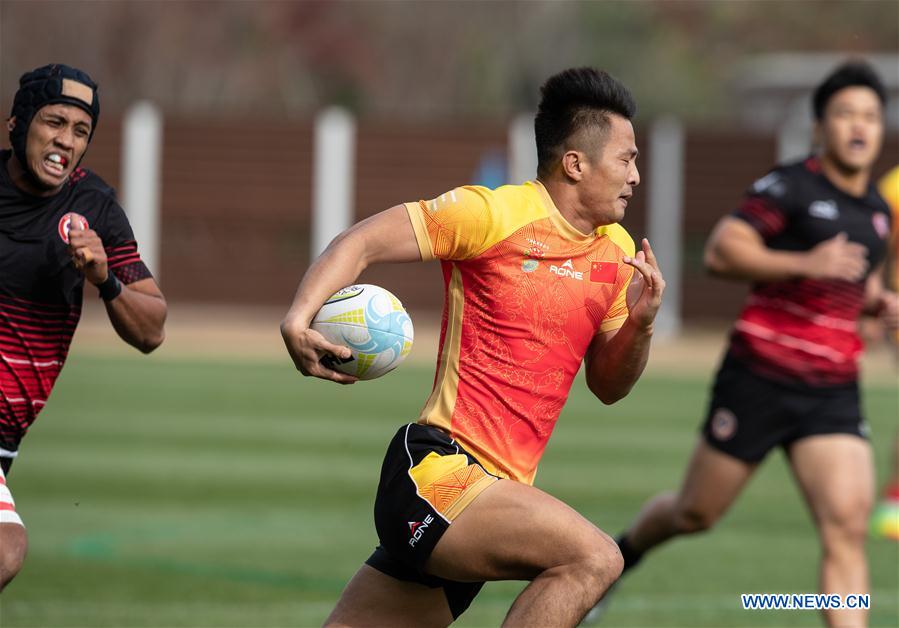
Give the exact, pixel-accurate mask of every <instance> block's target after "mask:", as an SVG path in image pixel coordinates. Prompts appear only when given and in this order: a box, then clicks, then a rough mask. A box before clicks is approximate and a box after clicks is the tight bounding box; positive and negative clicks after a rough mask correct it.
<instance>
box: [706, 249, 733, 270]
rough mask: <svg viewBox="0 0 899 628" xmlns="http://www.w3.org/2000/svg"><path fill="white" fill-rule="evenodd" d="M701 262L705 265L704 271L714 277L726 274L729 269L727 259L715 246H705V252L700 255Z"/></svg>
mask: <svg viewBox="0 0 899 628" xmlns="http://www.w3.org/2000/svg"><path fill="white" fill-rule="evenodd" d="M702 263H703V265H704V266H705V269H706V272H708V273H709V274H710V275H714V276H716V277H721V276H725V275H727V273H728V270H729V266H728V264H727V261H726V260H725V259H724V257H723V256H722V255H721V253H720V252H719V251H718V250H717V247H715V246H707V247H706V248H705V253H704V254H703V256H702Z"/></svg>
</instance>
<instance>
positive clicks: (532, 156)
mask: <svg viewBox="0 0 899 628" xmlns="http://www.w3.org/2000/svg"><path fill="white" fill-rule="evenodd" d="M536 176H537V143H536V141H535V139H534V114H533V113H523V114H521V115H519V116H517V117H516V118H515V119H514V120H512V124H510V125H509V183H513V184H519V183H524V182H525V181H530V180H531V179H534V178H536Z"/></svg>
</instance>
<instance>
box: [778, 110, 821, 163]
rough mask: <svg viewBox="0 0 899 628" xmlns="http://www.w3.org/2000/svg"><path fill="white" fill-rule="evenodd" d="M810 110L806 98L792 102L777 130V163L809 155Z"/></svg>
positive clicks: (810, 134) (810, 133) (810, 135)
mask: <svg viewBox="0 0 899 628" xmlns="http://www.w3.org/2000/svg"><path fill="white" fill-rule="evenodd" d="M810 111H811V108H810V107H809V101H808V98H807V97H801V98H797V99H796V100H794V101H793V102H792V103H791V104H790V105H789V108H788V109H787V111H786V115H785V116H784V121H783V123H782V124H781V125H780V128H779V129H778V130H777V163H779V164H782V163H784V162H787V161H793V160H794V159H802V158H803V157H805V156H806V155H808V154H809V148H810V138H811V137H812V121H811V113H810Z"/></svg>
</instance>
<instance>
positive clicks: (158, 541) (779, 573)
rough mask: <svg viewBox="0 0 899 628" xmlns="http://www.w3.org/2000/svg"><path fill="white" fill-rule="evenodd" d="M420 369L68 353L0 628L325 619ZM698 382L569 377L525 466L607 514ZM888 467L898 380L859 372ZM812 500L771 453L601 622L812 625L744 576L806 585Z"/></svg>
mask: <svg viewBox="0 0 899 628" xmlns="http://www.w3.org/2000/svg"><path fill="white" fill-rule="evenodd" d="M431 378H432V372H431V370H430V369H422V368H417V367H415V366H413V365H407V366H404V367H403V368H402V369H400V370H399V371H397V372H395V373H393V374H391V375H389V376H388V377H385V378H384V379H382V380H379V381H377V382H371V383H361V384H357V385H355V386H351V387H347V388H344V387H338V386H336V385H331V384H328V383H324V382H319V381H309V380H304V379H302V378H300V377H299V376H298V375H297V374H296V373H295V372H294V371H293V370H292V368H290V367H289V366H287V365H286V363H285V364H252V365H240V364H231V363H222V362H218V363H216V362H201V361H185V360H179V361H171V360H165V359H160V358H159V357H155V356H154V357H152V358H150V359H138V358H135V359H120V358H115V359H111V358H106V359H101V358H98V357H87V356H73V358H72V359H71V360H70V363H69V364H68V365H67V367H66V370H65V371H64V373H63V375H62V377H61V379H60V382H59V384H58V386H57V390H56V391H55V392H54V395H53V398H52V399H51V402H50V403H49V405H48V407H47V409H46V410H45V412H44V413H43V414H42V415H41V418H40V420H39V421H38V423H37V424H36V425H35V427H34V429H33V430H32V431H31V433H30V434H29V435H28V437H27V438H26V439H25V441H24V443H23V447H22V454H21V458H20V459H19V460H18V461H17V462H16V463H15V465H14V467H13V470H12V473H11V475H10V485H11V487H12V489H13V493H14V495H15V496H16V499H17V503H18V509H19V512H20V513H21V514H22V516H23V518H24V519H25V521H26V523H27V525H28V529H29V533H30V535H31V546H30V550H29V556H28V560H27V562H26V566H25V569H24V570H23V572H22V573H21V574H20V575H19V578H18V579H17V580H16V581H15V582H14V583H13V584H12V585H11V586H10V588H9V589H8V590H7V592H5V593H4V594H3V596H2V598H0V625H2V626H3V627H4V628H12V627H14V626H92V627H93V626H312V625H320V623H321V621H322V620H323V619H324V617H325V616H326V615H327V613H328V612H329V610H330V608H331V607H332V605H333V603H334V601H335V599H336V597H337V596H338V594H339V592H340V591H341V589H342V587H343V585H344V584H345V582H346V580H347V579H348V578H349V576H350V575H352V573H353V572H354V571H355V569H356V568H357V567H358V565H359V564H360V563H361V561H362V560H363V559H364V558H366V557H367V556H368V554H369V552H370V551H371V549H372V548H373V547H374V545H375V543H376V539H375V534H374V526H373V523H372V517H371V505H372V499H373V496H374V491H375V486H376V484H377V476H378V471H379V468H380V463H381V458H382V456H383V451H384V447H385V446H386V444H387V442H388V440H389V439H390V438H391V436H392V435H393V433H394V431H395V430H396V428H397V426H398V425H399V424H400V423H402V422H407V421H408V420H410V419H411V418H412V417H414V416H416V415H417V412H418V410H419V409H420V407H421V405H422V403H423V401H424V397H425V395H426V392H427V390H428V389H429V388H430V383H431ZM705 395H706V382H705V381H704V380H702V379H697V378H691V377H683V378H678V377H671V378H659V377H653V378H647V379H645V380H644V381H641V383H640V384H639V385H638V386H637V388H636V389H635V390H634V392H633V393H632V394H631V396H630V397H629V398H628V399H626V400H624V401H622V402H620V403H619V404H617V405H615V406H613V407H612V408H606V407H603V406H602V405H601V404H599V403H598V402H596V401H594V400H593V399H592V398H591V397H590V396H589V394H588V393H587V391H586V389H585V387H584V386H583V384H582V383H581V382H580V381H578V382H577V383H576V385H575V387H574V390H573V393H572V397H571V400H570V402H569V404H568V406H567V407H566V409H565V411H564V413H563V415H562V418H561V420H560V423H559V426H558V428H557V429H556V433H555V435H554V436H553V439H552V440H551V441H550V445H549V448H548V450H547V452H546V455H545V457H544V459H543V463H542V465H541V470H540V472H539V474H538V478H537V485H538V486H539V487H540V488H542V489H544V490H547V491H549V492H550V493H552V494H554V495H556V496H557V497H559V498H561V499H563V500H565V501H567V502H568V503H569V504H571V505H572V506H574V507H575V508H576V509H578V510H579V511H580V512H582V513H583V514H585V515H586V516H588V517H589V518H591V519H592V520H593V521H594V522H596V523H597V524H598V525H599V526H600V527H601V528H603V529H605V530H607V531H609V532H610V533H616V532H617V531H619V530H620V529H621V528H622V527H623V526H624V525H625V524H626V523H627V522H628V521H629V520H630V519H631V518H632V517H633V515H634V514H635V512H636V511H637V509H638V508H639V506H640V505H641V504H642V502H643V500H644V499H645V498H647V497H648V496H650V495H651V494H653V493H655V492H657V491H659V490H661V489H666V488H674V487H675V486H676V485H677V483H678V481H679V479H680V476H681V474H682V470H683V466H684V464H685V461H686V458H687V455H688V453H689V451H690V449H691V447H692V444H693V442H694V440H695V437H696V427H697V421H698V419H699V416H700V414H701V412H702V409H703V406H704V404H705ZM865 399H866V406H867V410H868V414H869V417H870V420H871V423H872V426H873V432H874V444H875V448H876V451H877V464H878V471H879V472H880V474H879V477H881V478H882V477H883V475H882V473H883V471H884V469H885V466H886V464H887V450H888V448H889V440H890V439H891V438H892V435H893V432H894V430H895V422H896V413H897V398H896V389H895V388H889V387H869V388H868V389H867V390H866V397H865ZM869 555H870V558H871V570H872V580H873V591H872V593H873V600H872V603H873V609H872V614H871V623H872V625H877V626H897V625H899V604H897V597H899V574H897V571H899V567H897V566H899V544H896V543H890V542H887V541H880V540H873V541H871V542H870V544H869ZM817 559H818V547H817V542H816V539H815V535H814V530H813V528H812V526H811V524H810V520H809V516H808V514H807V512H806V510H805V507H804V505H803V504H802V503H801V501H800V499H799V496H798V492H797V489H796V487H795V485H794V484H793V482H792V480H791V479H790V477H789V474H788V473H787V469H786V465H785V464H784V460H783V456H782V455H781V454H779V453H777V454H775V455H772V456H771V457H770V458H769V459H768V461H767V463H766V464H765V465H764V466H763V468H762V470H761V471H760V472H759V473H758V474H757V476H756V477H755V478H754V479H753V481H752V483H751V485H750V487H749V489H748V490H747V492H746V493H745V495H744V496H743V498H742V499H741V500H740V501H739V502H738V503H737V505H736V507H735V508H734V509H733V511H732V512H731V513H730V514H729V515H728V516H727V517H726V518H725V519H724V520H723V521H722V522H721V523H720V525H719V527H718V528H717V529H716V530H715V531H714V532H713V533H711V534H709V535H705V536H702V537H695V538H691V539H686V540H681V541H679V542H676V543H672V544H670V545H668V546H666V547H664V548H662V549H661V550H659V551H658V552H657V553H656V554H654V555H653V556H652V558H651V559H649V560H648V561H647V562H646V564H645V565H643V566H641V568H640V569H639V570H638V571H636V572H635V573H634V574H633V575H632V576H629V577H628V578H627V579H626V581H624V583H623V585H622V586H621V587H620V588H619V590H618V593H617V595H616V599H615V600H614V604H613V605H612V606H611V610H610V612H609V614H608V615H607V616H606V621H604V622H603V625H604V626H784V625H790V626H806V625H807V626H817V625H820V618H819V616H818V615H817V613H815V612H812V611H799V612H797V611H794V612H773V611H755V612H747V611H743V610H741V608H740V604H739V594H740V593H744V592H812V591H815V589H816V578H817V576H816V564H817ZM522 586H523V585H522V583H496V584H489V585H488V586H487V587H485V589H484V591H483V592H482V594H481V595H480V596H479V597H478V599H477V600H476V601H475V603H474V605H473V606H472V608H471V609H470V610H469V611H468V612H467V613H466V614H465V615H464V616H463V617H462V619H461V620H460V621H459V622H458V624H457V625H461V626H495V625H498V624H499V623H500V622H501V620H502V617H503V615H504V613H505V611H506V609H507V608H508V606H509V604H510V602H511V600H512V598H513V597H514V596H515V595H516V593H517V592H518V591H519V590H520V589H521V587H522Z"/></svg>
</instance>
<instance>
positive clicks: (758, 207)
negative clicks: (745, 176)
mask: <svg viewBox="0 0 899 628" xmlns="http://www.w3.org/2000/svg"><path fill="white" fill-rule="evenodd" d="M786 193H787V181H786V180H785V178H784V177H783V175H782V174H781V173H780V172H778V171H777V170H775V171H773V172H770V173H768V174H767V175H765V176H764V177H762V178H761V179H759V180H758V181H756V182H755V183H753V184H752V187H750V188H749V190H748V191H747V193H746V196H745V197H744V198H743V202H742V203H741V204H740V206H739V207H738V208H737V209H736V210H735V211H734V212H733V213H732V214H731V215H732V216H735V217H737V218H740V219H741V220H743V221H745V222H747V223H749V225H751V226H752V227H753V228H754V229H755V230H756V231H758V232H759V234H760V235H761V236H762V238H764V239H765V240H770V239H771V238H773V237H775V236H777V235H779V234H780V233H782V232H783V230H784V229H785V228H786V226H787V222H788V213H789V211H788V207H787V203H786Z"/></svg>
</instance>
